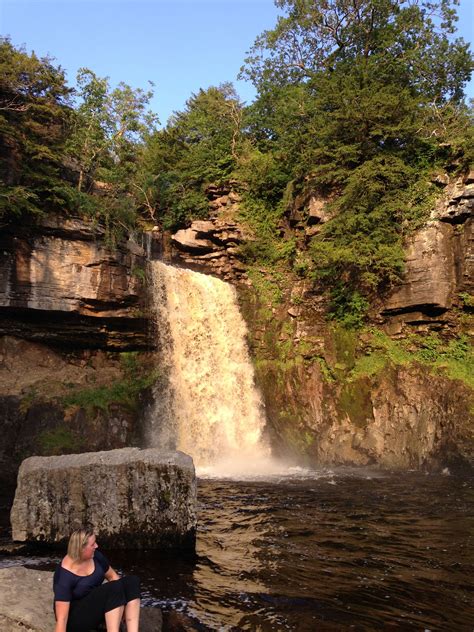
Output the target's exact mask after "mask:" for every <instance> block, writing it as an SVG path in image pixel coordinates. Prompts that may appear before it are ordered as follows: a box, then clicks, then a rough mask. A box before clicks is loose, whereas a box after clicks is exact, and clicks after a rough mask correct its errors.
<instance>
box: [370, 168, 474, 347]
mask: <svg viewBox="0 0 474 632" xmlns="http://www.w3.org/2000/svg"><path fill="white" fill-rule="evenodd" d="M473 215H474V173H471V174H469V175H468V176H467V178H465V179H464V180H458V181H457V182H455V183H454V184H453V185H448V186H447V188H446V192H445V195H444V196H443V197H442V198H441V200H440V202H439V203H438V205H437V207H436V208H435V209H434V211H433V213H432V217H431V220H430V221H429V222H428V224H427V225H426V226H425V227H423V228H422V229H421V230H419V231H418V232H416V233H415V234H414V235H413V236H412V237H410V238H409V240H408V242H407V244H406V253H407V255H406V262H405V274H404V278H403V280H402V282H401V283H400V284H399V285H397V286H396V287H395V288H394V290H393V292H392V294H391V295H390V296H389V297H388V299H387V300H386V301H385V304H384V306H383V308H382V316H383V317H384V318H385V319H386V327H387V331H388V332H389V333H390V334H392V335H397V334H400V333H402V332H403V330H404V327H405V326H408V327H409V328H410V329H412V330H413V329H418V330H420V329H423V328H424V329H425V330H428V329H435V330H436V329H443V328H450V327H452V326H455V323H454V322H453V315H452V313H450V310H451V308H452V307H457V306H460V305H461V303H462V301H461V299H460V297H461V296H462V295H463V294H466V295H471V296H473V295H474V231H473V219H472V218H473Z"/></svg>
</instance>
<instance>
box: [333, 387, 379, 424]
mask: <svg viewBox="0 0 474 632" xmlns="http://www.w3.org/2000/svg"><path fill="white" fill-rule="evenodd" d="M338 403H339V407H340V409H341V410H342V412H344V413H346V414H347V415H348V416H349V417H350V419H351V421H352V422H353V423H354V425H355V426H356V427H359V428H364V427H365V426H366V425H367V424H368V422H369V421H370V420H371V419H373V409H372V399H371V388H370V383H369V382H368V381H366V380H364V379H362V378H361V379H358V380H357V381H354V382H346V383H345V384H344V386H343V388H342V391H341V395H340V398H339V402H338Z"/></svg>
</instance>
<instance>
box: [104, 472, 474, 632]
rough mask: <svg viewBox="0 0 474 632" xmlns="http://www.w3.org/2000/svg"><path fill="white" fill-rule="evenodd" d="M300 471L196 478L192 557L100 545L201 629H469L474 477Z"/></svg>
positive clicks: (160, 601)
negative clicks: (196, 510)
mask: <svg viewBox="0 0 474 632" xmlns="http://www.w3.org/2000/svg"><path fill="white" fill-rule="evenodd" d="M306 474H307V476H305V472H304V471H302V472H300V476H299V477H296V476H289V477H286V478H280V479H277V478H273V479H271V480H259V481H253V482H252V481H230V480H227V481H225V480H202V479H201V480H200V481H199V485H198V498H199V502H200V507H199V531H198V541H197V558H195V559H188V560H186V559H182V558H177V557H176V556H175V557H171V558H170V557H168V558H165V557H163V556H158V555H152V554H150V552H143V553H141V554H139V553H138V554H137V553H128V554H125V553H124V552H117V553H114V552H108V551H107V553H110V557H111V560H112V563H115V564H117V563H118V564H117V565H120V563H122V568H123V570H124V571H125V572H132V571H134V572H137V573H139V574H140V575H141V577H142V582H143V585H144V589H145V601H146V603H148V604H154V605H157V606H158V605H159V606H161V607H163V608H165V609H172V608H174V609H179V610H183V611H185V612H186V613H187V614H188V615H190V616H191V617H192V618H193V619H194V620H195V621H196V622H197V625H198V629H203V630H222V631H238V630H251V631H254V630H255V631H256V630H259V631H264V632H267V631H268V632H270V631H272V632H273V631H275V630H294V631H297V632H313V631H315V630H318V631H319V630H321V631H325V630H328V631H332V630H334V631H336V630H337V631H340V630H377V631H378V630H385V629H394V630H418V631H420V630H421V631H423V630H431V631H432V632H435V631H443V632H450V631H453V632H463V631H466V632H468V631H469V632H472V630H473V629H474V609H473V603H472V577H473V576H474V560H473V557H472V538H473V533H474V529H473V527H474V511H473V507H474V503H473V502H472V501H473V500H474V481H473V479H472V478H470V479H469V478H464V479H462V478H457V477H444V476H425V475H422V474H405V475H400V474H398V475H389V474H387V475H381V474H380V473H375V474H374V473H370V472H361V471H359V472H357V471H356V472H348V471H345V472H343V473H341V472H337V473H331V472H328V471H327V472H320V473H313V475H312V476H309V474H308V472H306Z"/></svg>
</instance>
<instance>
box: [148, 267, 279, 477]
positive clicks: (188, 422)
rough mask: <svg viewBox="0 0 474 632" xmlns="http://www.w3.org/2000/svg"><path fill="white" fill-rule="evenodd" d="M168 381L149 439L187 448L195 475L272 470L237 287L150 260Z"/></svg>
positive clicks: (159, 392) (158, 395)
mask: <svg viewBox="0 0 474 632" xmlns="http://www.w3.org/2000/svg"><path fill="white" fill-rule="evenodd" d="M151 267H152V283H153V297H154V309H155V312H156V330H157V335H158V337H159V343H160V345H159V346H160V351H159V357H160V369H161V371H162V374H163V380H162V382H163V383H162V384H161V386H160V387H157V389H156V392H155V404H154V410H153V413H152V415H151V420H150V425H149V433H148V443H149V445H151V446H156V447H167V448H172V449H178V450H182V451H183V452H185V453H187V454H190V455H191V456H192V457H193V460H194V463H195V465H196V469H197V471H198V474H202V475H211V476H212V475H222V476H226V475H228V476H239V475H248V474H255V475H258V474H265V473H273V472H275V471H277V470H279V469H281V467H282V465H281V464H277V463H275V462H274V461H273V460H272V459H271V454H270V448H269V445H268V443H267V441H266V440H265V439H264V435H263V432H264V427H265V414H264V409H263V404H262V401H261V397H260V394H259V392H258V390H257V388H256V387H255V383H254V371H253V366H252V362H251V360H250V356H249V353H248V349H247V342H246V336H247V329H246V325H245V322H244V320H243V318H242V316H241V314H240V311H239V307H238V303H237V295H236V291H235V289H234V287H233V286H232V285H230V284H228V283H225V282H224V281H221V280H219V279H217V278H215V277H212V276H209V275H205V274H200V273H198V272H193V271H191V270H186V269H182V268H175V267H172V266H169V265H166V264H164V263H162V262H160V261H153V262H151Z"/></svg>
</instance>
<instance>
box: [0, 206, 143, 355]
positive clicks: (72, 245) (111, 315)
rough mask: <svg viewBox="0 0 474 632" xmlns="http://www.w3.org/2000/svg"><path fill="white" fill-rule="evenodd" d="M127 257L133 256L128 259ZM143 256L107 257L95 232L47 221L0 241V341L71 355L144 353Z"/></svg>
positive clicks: (11, 231) (8, 232) (6, 233)
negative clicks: (11, 339)
mask: <svg viewBox="0 0 474 632" xmlns="http://www.w3.org/2000/svg"><path fill="white" fill-rule="evenodd" d="M132 251H133V252H132ZM144 254H145V253H144V252H142V253H141V255H139V254H137V249H136V248H126V247H124V248H122V249H117V250H116V251H114V252H113V253H112V252H111V251H109V250H108V249H107V248H106V247H105V245H104V242H103V235H101V234H100V231H98V229H97V228H95V227H93V226H92V225H90V224H86V223H84V222H83V221H79V220H74V219H64V218H61V220H59V219H54V218H53V219H48V220H43V221H42V223H40V224H38V225H37V226H34V227H29V228H25V229H24V230H22V229H21V228H20V229H19V228H18V227H17V226H7V227H6V228H4V229H3V230H2V234H1V236H0V334H3V333H7V334H9V335H19V336H21V337H25V338H30V339H33V340H41V341H47V342H54V343H56V344H63V345H69V346H74V347H80V346H82V347H89V348H90V347H99V348H100V347H102V348H105V347H107V348H109V349H110V348H119V349H132V348H133V349H138V348H144V347H146V332H147V320H146V318H145V317H144V292H143V286H142V279H141V277H142V276H143V274H138V273H137V270H138V271H140V270H142V269H143V265H144Z"/></svg>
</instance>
